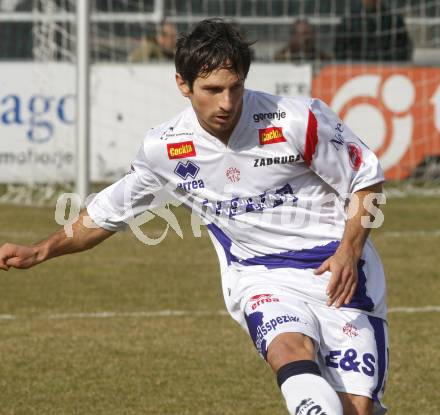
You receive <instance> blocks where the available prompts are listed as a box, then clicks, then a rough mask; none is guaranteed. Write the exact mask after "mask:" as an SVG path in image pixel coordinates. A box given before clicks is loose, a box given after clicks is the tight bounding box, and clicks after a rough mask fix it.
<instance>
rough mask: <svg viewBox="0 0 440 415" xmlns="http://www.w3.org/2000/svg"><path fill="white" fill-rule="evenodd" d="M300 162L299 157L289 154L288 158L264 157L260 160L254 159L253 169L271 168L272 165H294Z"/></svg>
mask: <svg viewBox="0 0 440 415" xmlns="http://www.w3.org/2000/svg"><path fill="white" fill-rule="evenodd" d="M300 160H301V155H300V154H297V155H294V154H291V155H290V156H281V157H265V158H261V159H254V167H263V166H272V164H287V163H295V162H296V161H300Z"/></svg>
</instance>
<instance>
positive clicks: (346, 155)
mask: <svg viewBox="0 0 440 415" xmlns="http://www.w3.org/2000/svg"><path fill="white" fill-rule="evenodd" d="M300 147H302V148H300V150H301V152H302V154H303V157H304V160H305V162H306V163H307V165H308V166H309V167H310V169H312V170H313V171H314V172H315V173H316V174H317V175H318V176H320V177H321V178H322V179H323V180H324V181H325V182H326V183H327V184H329V185H330V186H331V187H333V188H334V189H335V190H336V191H337V192H338V193H339V194H341V195H344V194H351V193H354V192H356V191H358V190H361V189H363V188H365V187H368V186H371V185H373V184H375V183H380V182H383V181H384V180H385V178H384V174H383V170H382V168H381V166H380V164H379V161H378V159H377V157H376V155H375V154H374V153H373V152H372V151H371V150H370V149H369V148H368V147H367V145H366V144H365V143H363V142H362V140H361V139H360V138H359V137H357V136H356V134H354V133H353V131H351V130H350V128H348V126H347V125H345V124H344V123H343V122H342V121H341V119H340V118H339V117H338V116H337V115H336V114H335V113H334V112H333V111H332V110H331V109H330V108H329V107H328V106H327V105H326V104H324V103H323V102H322V101H320V100H318V99H312V100H311V101H310V105H309V109H308V115H307V129H306V134H305V137H304V140H303V143H302V146H301V145H300Z"/></svg>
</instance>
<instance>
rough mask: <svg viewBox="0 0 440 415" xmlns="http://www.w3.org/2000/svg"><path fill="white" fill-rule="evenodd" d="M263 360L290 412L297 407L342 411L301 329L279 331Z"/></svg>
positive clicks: (331, 413)
mask: <svg viewBox="0 0 440 415" xmlns="http://www.w3.org/2000/svg"><path fill="white" fill-rule="evenodd" d="M267 362H268V363H269V365H270V366H271V368H272V370H273V371H274V372H275V373H276V375H277V380H278V385H279V386H280V388H281V392H282V393H283V396H284V399H285V400H286V405H287V409H288V410H289V413H290V414H296V413H302V412H301V410H304V411H306V410H312V409H313V410H314V413H316V414H320V413H325V414H327V415H343V410H342V404H341V401H340V399H339V397H338V395H337V394H336V392H335V391H334V390H333V388H332V387H331V386H330V385H329V384H328V382H327V381H326V380H325V379H324V378H323V377H322V376H321V374H320V371H319V367H318V364H317V363H316V362H315V347H314V344H313V341H312V339H310V338H309V337H307V336H305V335H304V334H302V333H282V334H279V335H278V336H276V337H275V338H274V339H273V340H272V342H271V343H270V345H269V348H268V351H267Z"/></svg>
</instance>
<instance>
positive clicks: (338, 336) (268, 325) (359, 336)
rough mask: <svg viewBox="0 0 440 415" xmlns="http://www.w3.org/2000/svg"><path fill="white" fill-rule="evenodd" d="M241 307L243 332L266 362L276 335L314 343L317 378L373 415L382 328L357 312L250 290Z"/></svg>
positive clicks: (379, 387)
mask: <svg viewBox="0 0 440 415" xmlns="http://www.w3.org/2000/svg"><path fill="white" fill-rule="evenodd" d="M247 298H248V300H244V304H243V305H242V306H243V308H242V310H244V317H245V321H246V325H247V327H245V328H247V330H248V332H249V334H250V336H251V337H252V340H253V342H254V344H255V347H256V348H257V350H258V352H259V353H260V355H261V356H262V357H263V358H266V354H267V349H268V347H269V345H270V343H271V341H272V340H273V339H274V338H275V337H276V336H277V335H279V334H280V333H287V332H299V333H303V334H305V335H307V336H309V337H310V338H312V339H313V340H314V341H315V344H316V361H317V362H318V364H319V367H320V369H321V373H322V375H323V377H324V378H325V379H326V380H327V381H328V382H329V383H330V385H331V386H332V387H333V388H334V389H335V390H336V391H338V392H346V393H350V394H355V395H362V396H367V397H369V398H371V399H373V401H374V414H375V415H379V414H384V413H385V412H386V408H385V407H383V406H382V405H381V403H380V399H381V397H382V395H383V392H384V387H385V381H386V373H387V367H388V337H387V323H386V322H385V321H384V320H382V319H380V318H378V317H373V316H369V315H367V314H363V313H361V312H359V311H351V310H348V311H347V310H336V309H334V308H329V307H325V306H323V305H317V304H311V303H308V302H306V301H304V300H302V299H299V298H297V297H295V296H293V295H289V294H286V293H284V292H282V293H281V292H277V291H276V290H272V291H271V290H269V291H267V290H266V291H262V290H261V289H260V290H255V291H254V292H253V293H252V295H251V296H250V297H249V296H248V297H247Z"/></svg>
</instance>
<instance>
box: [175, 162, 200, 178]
mask: <svg viewBox="0 0 440 415" xmlns="http://www.w3.org/2000/svg"><path fill="white" fill-rule="evenodd" d="M199 170H200V167H199V166H197V164H195V163H193V162H192V161H187V162H186V163H182V162H181V161H179V163H177V166H176V168H175V169H174V173H176V174H177V175H178V176H179V177H181V178H182V179H183V180H186V179H187V178H188V177H192V178H193V179H195V178H196V176H197V174H198V173H199Z"/></svg>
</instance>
